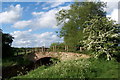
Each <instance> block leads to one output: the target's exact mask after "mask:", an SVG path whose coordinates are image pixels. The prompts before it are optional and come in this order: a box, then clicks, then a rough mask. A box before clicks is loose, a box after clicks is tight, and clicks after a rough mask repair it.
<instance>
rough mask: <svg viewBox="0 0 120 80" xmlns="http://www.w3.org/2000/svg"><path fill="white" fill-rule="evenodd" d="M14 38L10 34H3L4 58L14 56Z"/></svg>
mask: <svg viewBox="0 0 120 80" xmlns="http://www.w3.org/2000/svg"><path fill="white" fill-rule="evenodd" d="M13 39H14V38H13V37H12V36H11V35H10V34H6V33H2V56H3V57H9V56H12V55H13V51H12V47H11V45H12V42H13Z"/></svg>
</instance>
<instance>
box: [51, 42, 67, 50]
mask: <svg viewBox="0 0 120 80" xmlns="http://www.w3.org/2000/svg"><path fill="white" fill-rule="evenodd" d="M53 46H56V50H57V51H65V43H52V44H51V46H50V50H51V51H52V50H53Z"/></svg>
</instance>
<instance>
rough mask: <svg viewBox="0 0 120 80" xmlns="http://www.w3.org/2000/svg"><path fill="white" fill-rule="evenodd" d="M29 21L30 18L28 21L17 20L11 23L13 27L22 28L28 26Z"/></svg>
mask: <svg viewBox="0 0 120 80" xmlns="http://www.w3.org/2000/svg"><path fill="white" fill-rule="evenodd" d="M31 22H32V21H30V20H29V21H18V22H16V23H15V24H14V25H13V27H14V28H17V29H23V28H25V27H27V26H30V24H31Z"/></svg>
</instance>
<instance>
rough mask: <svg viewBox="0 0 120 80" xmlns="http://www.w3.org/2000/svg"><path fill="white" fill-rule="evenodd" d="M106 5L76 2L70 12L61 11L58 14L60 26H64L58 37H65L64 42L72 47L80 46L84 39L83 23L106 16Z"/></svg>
mask: <svg viewBox="0 0 120 80" xmlns="http://www.w3.org/2000/svg"><path fill="white" fill-rule="evenodd" d="M104 7H105V4H104V3H101V2H97V3H96V2H76V3H74V4H72V5H71V6H70V9H69V10H61V11H59V12H58V13H57V14H56V19H57V21H58V25H63V26H62V28H61V29H60V31H59V33H58V35H59V36H60V37H64V42H65V43H66V44H67V45H69V46H70V47H71V49H73V50H75V49H74V48H72V47H73V46H74V47H75V46H76V45H78V44H79V41H81V40H82V39H83V36H84V35H83V33H82V30H83V26H82V25H83V23H84V22H85V21H88V20H90V19H92V18H93V16H95V15H99V16H101V17H102V16H105V14H106V12H105V11H104V10H103V8H104Z"/></svg>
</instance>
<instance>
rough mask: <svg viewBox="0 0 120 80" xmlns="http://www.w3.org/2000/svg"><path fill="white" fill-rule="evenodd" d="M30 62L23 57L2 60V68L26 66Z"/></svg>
mask: <svg viewBox="0 0 120 80" xmlns="http://www.w3.org/2000/svg"><path fill="white" fill-rule="evenodd" d="M29 63H30V61H28V60H26V59H24V58H23V57H8V58H3V59H2V67H8V66H13V65H27V64H29Z"/></svg>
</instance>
